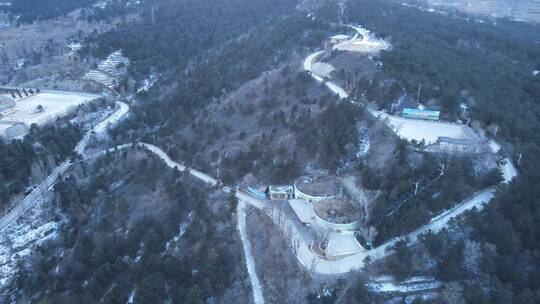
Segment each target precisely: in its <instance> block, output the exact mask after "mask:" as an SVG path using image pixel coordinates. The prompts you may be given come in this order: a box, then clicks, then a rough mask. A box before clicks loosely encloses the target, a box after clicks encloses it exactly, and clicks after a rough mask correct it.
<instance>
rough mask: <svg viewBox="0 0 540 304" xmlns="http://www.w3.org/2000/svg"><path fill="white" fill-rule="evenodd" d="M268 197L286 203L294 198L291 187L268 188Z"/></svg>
mask: <svg viewBox="0 0 540 304" xmlns="http://www.w3.org/2000/svg"><path fill="white" fill-rule="evenodd" d="M268 197H269V198H270V199H271V200H275V201H286V200H290V199H293V198H294V187H293V186H270V187H268Z"/></svg>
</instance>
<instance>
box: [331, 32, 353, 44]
mask: <svg viewBox="0 0 540 304" xmlns="http://www.w3.org/2000/svg"><path fill="white" fill-rule="evenodd" d="M349 39H351V36H349V35H343V34H340V35H335V36H332V37H330V40H329V41H330V43H332V44H338V43H341V42H345V41H347V40H349Z"/></svg>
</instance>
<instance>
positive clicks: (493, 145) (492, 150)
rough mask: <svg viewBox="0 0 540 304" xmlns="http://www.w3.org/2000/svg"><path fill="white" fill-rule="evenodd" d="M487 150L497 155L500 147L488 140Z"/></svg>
mask: <svg viewBox="0 0 540 304" xmlns="http://www.w3.org/2000/svg"><path fill="white" fill-rule="evenodd" d="M489 149H490V150H491V152H493V153H495V154H497V153H498V152H499V150H501V145H499V144H498V143H497V142H496V141H494V140H490V141H489Z"/></svg>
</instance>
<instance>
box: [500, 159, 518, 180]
mask: <svg viewBox="0 0 540 304" xmlns="http://www.w3.org/2000/svg"><path fill="white" fill-rule="evenodd" d="M501 172H502V175H503V179H504V183H509V182H510V181H512V180H513V179H514V177H516V176H517V175H518V172H517V169H516V167H514V164H513V163H512V161H511V160H510V159H509V158H505V159H504V164H503V165H502V166H501Z"/></svg>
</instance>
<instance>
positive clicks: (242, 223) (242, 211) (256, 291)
mask: <svg viewBox="0 0 540 304" xmlns="http://www.w3.org/2000/svg"><path fill="white" fill-rule="evenodd" d="M236 214H237V216H238V232H239V233H240V239H241V240H242V247H244V257H245V259H246V266H247V270H248V274H249V279H250V281H251V288H252V290H253V302H254V303H255V304H262V303H264V298H263V292H262V287H261V282H260V281H259V277H258V276H257V270H256V269H255V260H254V259H253V256H252V255H251V243H250V241H249V239H248V238H247V233H246V203H245V202H244V201H238V206H237V209H236Z"/></svg>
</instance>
